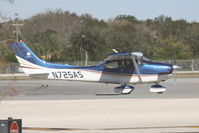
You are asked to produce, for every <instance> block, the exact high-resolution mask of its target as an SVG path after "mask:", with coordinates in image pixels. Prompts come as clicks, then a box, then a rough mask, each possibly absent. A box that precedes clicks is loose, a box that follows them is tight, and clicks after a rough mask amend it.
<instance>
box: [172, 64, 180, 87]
mask: <svg viewBox="0 0 199 133" xmlns="http://www.w3.org/2000/svg"><path fill="white" fill-rule="evenodd" d="M181 68H182V67H181V66H177V65H173V75H174V83H175V85H176V69H181Z"/></svg>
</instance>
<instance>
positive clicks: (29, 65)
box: [10, 41, 46, 75]
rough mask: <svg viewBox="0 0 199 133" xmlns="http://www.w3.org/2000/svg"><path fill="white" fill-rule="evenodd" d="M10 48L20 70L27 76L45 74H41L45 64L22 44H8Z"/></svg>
mask: <svg viewBox="0 0 199 133" xmlns="http://www.w3.org/2000/svg"><path fill="white" fill-rule="evenodd" d="M10 47H11V48H12V50H13V51H14V53H15V56H16V58H17V60H18V62H19V64H20V68H21V69H22V70H23V72H24V73H25V74H27V75H29V74H38V73H46V72H44V71H43V72H42V70H44V69H45V68H46V67H45V62H44V61H43V60H41V59H40V58H39V57H37V56H36V55H35V54H34V53H33V52H32V51H31V50H30V49H29V48H28V47H27V46H26V44H25V43H24V42H21V41H20V42H18V43H16V42H14V43H11V44H10Z"/></svg>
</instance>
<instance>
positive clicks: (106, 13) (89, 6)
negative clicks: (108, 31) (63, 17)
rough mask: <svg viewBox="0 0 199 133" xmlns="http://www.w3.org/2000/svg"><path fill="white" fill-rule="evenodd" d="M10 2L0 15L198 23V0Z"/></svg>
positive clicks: (1, 5) (2, 2) (0, 0)
mask: <svg viewBox="0 0 199 133" xmlns="http://www.w3.org/2000/svg"><path fill="white" fill-rule="evenodd" d="M7 1H8V0H0V12H1V13H3V15H6V16H12V18H14V17H13V16H14V14H15V13H18V14H19V15H20V18H22V19H26V18H29V17H31V16H33V15H36V14H37V13H43V12H45V11H46V10H56V9H62V10H63V11H70V12H71V13H72V12H74V13H76V14H78V15H81V14H85V13H88V14H91V15H92V17H94V18H98V19H104V20H108V19H112V18H114V17H116V16H117V15H123V14H125V15H133V16H135V17H136V18H137V19H138V20H146V19H154V18H155V17H158V16H160V15H165V16H169V17H172V19H174V20H176V19H185V20H187V21H189V22H193V21H197V22H199V0H14V1H15V2H14V4H10V3H9V2H7Z"/></svg>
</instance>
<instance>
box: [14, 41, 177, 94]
mask: <svg viewBox="0 0 199 133" xmlns="http://www.w3.org/2000/svg"><path fill="white" fill-rule="evenodd" d="M10 47H11V48H12V50H13V51H14V53H15V56H16V58H17V60H18V62H19V64H20V68H21V69H22V70H23V72H24V73H25V74H26V75H27V76H30V77H32V78H44V79H57V80H69V81H90V82H100V83H107V84H108V83H114V84H120V86H118V87H115V88H114V91H115V92H116V93H118V94H130V93H131V92H132V91H133V90H134V87H133V86H132V85H136V84H144V83H152V84H153V85H152V86H151V87H150V92H155V93H158V94H161V93H163V92H164V91H165V90H166V87H164V86H162V85H160V82H163V81H165V80H167V79H169V78H170V77H171V76H172V74H173V71H175V69H177V68H180V66H176V65H172V64H166V63H160V62H153V61H151V60H149V59H147V58H146V57H144V56H143V53H141V52H129V53H118V52H117V51H116V50H114V51H115V53H113V54H110V55H109V56H108V57H107V58H106V59H105V60H104V61H103V62H102V63H100V64H98V65H96V66H88V67H81V66H74V65H68V64H54V63H47V62H45V61H43V60H41V59H40V58H39V57H37V56H36V55H35V54H34V53H33V52H32V51H31V50H30V49H29V48H28V47H27V46H26V44H25V43H24V42H22V41H20V42H12V43H10Z"/></svg>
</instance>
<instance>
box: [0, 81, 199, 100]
mask: <svg viewBox="0 0 199 133" xmlns="http://www.w3.org/2000/svg"><path fill="white" fill-rule="evenodd" d="M161 85H164V86H165V87H167V90H166V92H165V93H163V94H156V93H151V92H149V88H150V86H151V85H150V84H141V85H135V86H134V87H135V90H134V91H133V92H132V93H131V94H130V95H117V94H116V93H114V91H113V88H114V87H117V86H119V85H117V84H108V85H106V84H103V83H90V82H74V81H60V80H0V99H2V100H3V99H4V100H64V99H109V98H110V99H121V98H122V99H124V98H125V99H126V98H128V99H129V98H130V99H131V98H132V99H134V98H153V99H154V98H199V78H179V79H176V83H175V81H174V79H170V80H168V81H166V82H163V83H162V84H161Z"/></svg>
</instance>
